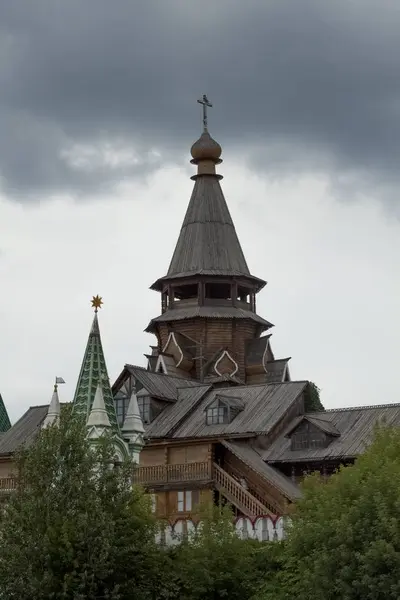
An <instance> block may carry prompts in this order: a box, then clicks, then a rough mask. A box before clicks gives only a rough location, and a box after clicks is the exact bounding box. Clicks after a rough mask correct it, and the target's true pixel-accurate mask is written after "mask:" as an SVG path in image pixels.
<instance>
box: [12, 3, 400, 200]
mask: <svg viewBox="0 0 400 600" xmlns="http://www.w3.org/2000/svg"><path fill="white" fill-rule="evenodd" d="M399 57H400V11H399V9H398V7H397V5H396V3H393V2H392V1H389V0H352V1H350V2H349V0H335V2H321V1H320V0H296V1H293V0H269V1H268V2H267V1H266V0H247V2H239V0H218V2H215V0H203V1H202V2H188V1H187V0H180V1H179V0H168V1H165V0H147V1H146V2H132V0H116V1H115V2H109V0H68V2H56V1H54V0H48V1H46V2H45V1H40V0H36V1H35V2H31V1H30V0H24V1H20V0H12V2H3V3H1V6H0V90H1V91H0V135H1V137H0V174H1V177H2V183H3V186H4V187H5V189H6V191H7V193H9V194H12V195H13V196H19V197H21V198H26V197H31V196H34V197H37V196H38V195H39V196H40V195H43V194H48V193H50V192H63V191H73V192H75V193H76V192H95V191H98V190H99V189H101V188H103V187H104V186H108V185H112V184H113V183H114V182H115V181H118V180H119V179H120V178H121V177H129V176H131V175H137V174H143V173H144V174H146V173H147V172H149V170H151V169H153V168H154V167H155V166H156V165H157V164H158V159H157V158H156V157H154V156H152V155H149V154H148V152H149V151H150V150H151V149H154V148H156V149H158V150H159V151H160V152H161V153H162V154H163V156H165V159H166V160H167V159H168V160H172V159H173V158H174V156H177V157H178V159H180V158H181V156H182V154H183V153H184V152H185V151H187V148H188V145H189V142H190V141H192V140H193V139H194V138H195V136H196V135H197V134H198V133H199V130H200V111H199V108H196V105H195V100H196V98H197V97H198V96H199V95H200V94H202V93H204V92H207V93H208V94H209V96H210V98H211V99H212V101H213V102H214V105H215V108H214V109H213V113H212V116H211V117H210V122H211V129H212V132H213V133H214V135H215V137H218V139H219V140H220V141H221V142H222V143H223V145H224V147H225V148H227V149H231V150H232V151H237V152H241V153H242V154H243V155H246V156H248V154H249V151H250V150H251V149H252V148H253V149H254V152H253V153H254V156H256V165H257V168H259V167H260V166H262V168H264V169H265V170H268V171H269V172H271V173H282V172H283V173H285V172H288V173H290V172H293V171H295V172H296V171H304V170H308V171H319V170H321V171H325V172H329V173H331V175H332V181H333V184H334V185H336V186H338V187H342V188H343V189H345V190H346V193H347V191H348V190H354V189H357V188H359V189H363V188H370V187H371V186H376V187H377V189H382V190H383V189H384V190H385V192H382V194H385V198H390V201H395V199H396V196H395V195H393V194H391V193H387V192H388V190H389V189H391V186H392V185H393V186H395V184H396V183H398V172H399V169H398V163H399V158H400V142H399V140H400V119H399V114H400V76H399V72H400V68H399V67H400V58H399ZM113 148H114V149H116V150H118V149H119V150H120V151H121V152H122V155H123V157H125V158H123V159H121V160H120V158H119V157H120V155H121V152H117V151H115V156H111V158H110V155H113ZM130 148H132V149H133V150H134V152H135V156H134V157H133V158H132V157H131V158H132V160H130V159H129V158H127V155H129V149H130Z"/></svg>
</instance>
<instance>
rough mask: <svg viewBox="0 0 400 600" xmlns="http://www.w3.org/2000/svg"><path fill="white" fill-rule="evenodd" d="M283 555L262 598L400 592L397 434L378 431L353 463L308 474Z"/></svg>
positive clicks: (351, 598)
mask: <svg viewBox="0 0 400 600" xmlns="http://www.w3.org/2000/svg"><path fill="white" fill-rule="evenodd" d="M303 491H304V497H303V499H302V500H301V501H300V502H299V503H298V505H297V506H296V509H295V511H294V514H293V525H292V528H291V531H290V533H289V537H288V540H287V542H286V543H285V544H284V554H283V555H282V570H278V571H277V575H276V577H275V578H274V580H273V581H271V580H270V581H267V582H265V584H264V586H263V589H262V592H261V593H260V594H259V595H258V598H260V600H261V599H262V600H272V599H273V600H278V599H279V600H282V599H284V600H288V599H289V598H291V599H292V598H293V597H296V599H297V600H309V599H311V598H312V600H331V599H332V600H333V599H335V600H338V599H339V600H341V599H343V600H361V599H362V600H381V599H382V600H383V599H384V600H397V599H398V598H399V597H400V431H399V429H397V428H396V429H395V428H393V429H390V428H381V429H379V430H377V431H376V434H375V438H374V441H373V443H372V445H371V446H370V447H369V449H367V451H366V452H365V453H364V454H363V455H362V456H360V457H359V458H358V459H357V460H356V462H355V464H354V465H353V466H348V467H345V468H342V469H341V470H340V471H339V472H338V473H336V474H334V475H333V476H332V477H331V478H330V479H329V480H328V481H327V482H323V481H322V480H321V478H320V477H319V476H317V475H313V476H310V477H309V478H307V479H306V481H305V483H304V486H303Z"/></svg>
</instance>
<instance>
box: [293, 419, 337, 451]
mask: <svg viewBox="0 0 400 600" xmlns="http://www.w3.org/2000/svg"><path fill="white" fill-rule="evenodd" d="M330 439H332V438H329V437H328V436H327V435H326V433H324V432H323V431H321V430H320V429H318V428H317V427H315V426H313V425H311V424H310V423H308V422H305V423H302V424H301V425H300V426H299V427H298V428H297V430H296V431H295V432H294V433H293V435H292V437H291V449H292V450H307V449H309V448H310V449H315V448H326V446H327V445H328V444H329V441H330Z"/></svg>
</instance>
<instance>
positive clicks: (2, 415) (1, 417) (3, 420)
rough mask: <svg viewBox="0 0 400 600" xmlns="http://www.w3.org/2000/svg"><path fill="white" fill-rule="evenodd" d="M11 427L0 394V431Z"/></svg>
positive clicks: (2, 431)
mask: <svg viewBox="0 0 400 600" xmlns="http://www.w3.org/2000/svg"><path fill="white" fill-rule="evenodd" d="M10 427H11V422H10V419H9V417H8V412H7V409H6V407H5V404H4V402H3V398H2V397H1V394H0V432H1V433H4V432H6V431H8V430H9V429H10Z"/></svg>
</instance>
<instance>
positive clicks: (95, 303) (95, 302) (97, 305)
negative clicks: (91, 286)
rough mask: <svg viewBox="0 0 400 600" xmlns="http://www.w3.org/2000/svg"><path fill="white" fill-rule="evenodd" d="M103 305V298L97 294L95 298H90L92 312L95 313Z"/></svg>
mask: <svg viewBox="0 0 400 600" xmlns="http://www.w3.org/2000/svg"><path fill="white" fill-rule="evenodd" d="M102 304H103V298H102V297H101V296H99V295H98V294H97V296H93V298H92V307H93V308H94V312H95V313H97V311H98V310H99V308H101V305H102Z"/></svg>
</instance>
